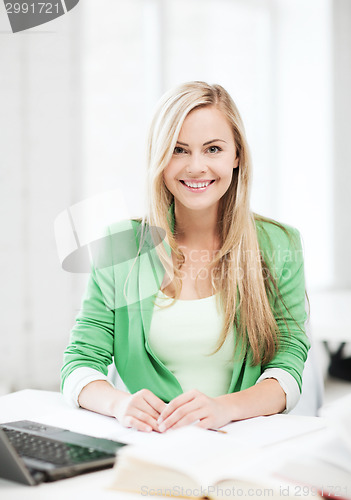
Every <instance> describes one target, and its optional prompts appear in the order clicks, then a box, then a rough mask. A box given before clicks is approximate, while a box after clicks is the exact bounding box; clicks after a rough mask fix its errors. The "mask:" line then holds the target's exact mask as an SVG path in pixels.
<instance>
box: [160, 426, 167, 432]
mask: <svg viewBox="0 0 351 500" xmlns="http://www.w3.org/2000/svg"><path fill="white" fill-rule="evenodd" d="M158 428H159V430H160V431H161V432H163V431H165V430H166V426H165V424H161V425H159V426H158Z"/></svg>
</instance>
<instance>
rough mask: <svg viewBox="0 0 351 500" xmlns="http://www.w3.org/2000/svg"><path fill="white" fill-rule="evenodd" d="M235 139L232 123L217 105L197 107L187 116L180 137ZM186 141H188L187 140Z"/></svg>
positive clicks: (180, 138)
mask: <svg viewBox="0 0 351 500" xmlns="http://www.w3.org/2000/svg"><path fill="white" fill-rule="evenodd" d="M189 136H191V137H193V138H194V140H196V137H198V138H199V139H200V140H202V139H203V138H204V139H207V140H211V139H224V140H230V139H232V140H234V137H233V132H232V128H231V125H230V123H229V121H228V119H227V117H226V116H225V114H224V113H223V112H222V111H221V110H220V109H218V108H217V107H215V106H204V107H201V108H195V109H193V110H192V111H190V113H189V114H188V115H187V116H186V118H185V120H184V122H183V125H182V128H181V130H180V134H179V137H178V139H179V140H180V141H181V140H182V139H185V138H189ZM185 142H186V141H185Z"/></svg>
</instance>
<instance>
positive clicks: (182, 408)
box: [157, 389, 231, 432]
mask: <svg viewBox="0 0 351 500" xmlns="http://www.w3.org/2000/svg"><path fill="white" fill-rule="evenodd" d="M230 421H231V419H230V417H229V415H228V404H226V402H225V398H223V396H219V397H218V398H211V397H209V396H206V395H205V394H203V393H202V392H200V391H198V390H197V389H192V390H191V391H187V392H185V393H183V394H181V395H180V396H177V397H176V398H174V399H172V401H170V402H169V403H168V404H167V406H166V408H164V410H163V411H162V412H161V414H160V416H159V418H158V420H157V423H158V428H159V430H160V432H164V431H166V430H168V429H170V428H172V429H177V428H178V427H182V426H183V425H190V424H193V423H195V422H196V425H197V426H198V427H202V428H203V429H218V428H219V427H222V426H223V425H225V424H227V423H228V422H230Z"/></svg>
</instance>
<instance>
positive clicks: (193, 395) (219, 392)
mask: <svg viewBox="0 0 351 500" xmlns="http://www.w3.org/2000/svg"><path fill="white" fill-rule="evenodd" d="M250 181H251V161H250V155H249V149H248V145H247V142H246V138H245V132H244V127H243V123H242V120H241V117H240V115H239V112H238V110H237V108H236V106H235V104H234V102H233V101H232V99H231V97H230V96H229V95H228V93H227V92H226V91H225V90H224V89H223V87H221V86H220V85H208V84H206V83H204V82H189V83H186V84H183V85H180V86H178V87H177V88H175V89H173V90H172V91H170V92H168V93H167V94H166V95H165V96H164V97H163V98H162V99H161V101H160V104H159V106H158V109H157V111H156V114H155V117H154V120H153V122H152V125H151V130H150V136H149V143H148V214H147V217H145V218H144V219H143V220H132V221H123V222H121V223H119V224H116V225H115V226H112V227H110V228H109V230H108V237H107V238H106V241H107V242H108V243H106V247H108V250H106V249H105V251H106V252H107V253H108V254H109V259H110V260H109V265H107V264H106V255H105V258H104V259H103V260H104V261H105V264H104V265H99V264H98V263H95V266H94V268H93V271H92V274H91V277H90V281H89V285H88V289H87V292H86V296H85V299H84V302H83V307H82V310H81V312H80V314H79V315H78V317H77V322H76V325H75V327H74V328H73V330H72V333H71V341H70V344H69V346H68V348H67V349H66V352H65V356H64V366H63V368H62V388H63V393H64V395H65V396H66V398H67V399H69V400H70V401H72V402H73V403H74V404H77V405H80V406H81V407H83V408H87V409H90V410H92V411H95V412H98V413H102V414H105V415H110V416H113V417H116V419H117V420H118V421H119V422H120V423H121V424H122V425H125V426H127V427H134V428H136V429H138V430H141V431H151V430H154V431H158V432H164V431H166V430H167V429H171V428H172V429H174V428H177V427H179V426H182V425H188V424H192V423H195V424H196V425H198V426H200V427H203V428H212V429H213V428H219V427H221V426H223V425H225V424H227V423H228V422H230V421H233V420H240V419H245V418H250V417H254V416H258V415H270V414H274V413H279V412H288V411H290V410H291V409H292V408H293V407H294V406H295V404H296V403H297V401H298V399H299V394H300V391H301V379H302V371H303V366H304V362H305V360H306V357H307V352H308V349H309V341H308V339H307V337H306V335H305V331H304V323H305V320H306V312H305V283H304V270H303V257H302V250H301V242H300V236H299V233H298V231H297V230H296V229H294V228H292V227H290V226H287V225H283V224H280V223H277V222H275V221H273V220H269V219H266V218H264V217H261V216H258V215H257V214H253V213H252V212H251V211H250V207H249V191H250ZM126 235H129V236H128V237H126ZM130 236H131V237H130ZM164 237H165V238H164ZM117 254H118V255H121V254H123V255H124V259H123V258H122V259H121V258H120V257H118V258H117ZM97 260H98V259H97ZM99 262H100V263H101V260H100V261H99ZM112 360H114V363H115V365H116V367H117V370H118V372H119V375H120V376H121V378H122V380H123V382H124V384H125V385H126V387H127V389H128V391H129V392H124V391H121V390H118V389H116V388H114V387H113V386H112V385H111V383H110V382H109V381H108V380H107V367H108V365H110V364H111V363H112Z"/></svg>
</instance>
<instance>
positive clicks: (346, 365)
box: [325, 342, 351, 382]
mask: <svg viewBox="0 0 351 500" xmlns="http://www.w3.org/2000/svg"><path fill="white" fill-rule="evenodd" d="M345 344H346V342H342V343H341V344H340V346H339V348H338V349H337V351H335V352H331V351H330V349H329V346H328V344H327V342H325V347H326V349H327V351H328V353H329V355H330V364H329V369H328V373H329V375H330V376H331V377H335V378H339V379H341V380H347V381H348V382H351V357H345V356H344V347H345Z"/></svg>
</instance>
